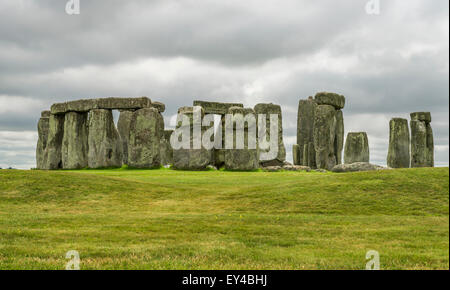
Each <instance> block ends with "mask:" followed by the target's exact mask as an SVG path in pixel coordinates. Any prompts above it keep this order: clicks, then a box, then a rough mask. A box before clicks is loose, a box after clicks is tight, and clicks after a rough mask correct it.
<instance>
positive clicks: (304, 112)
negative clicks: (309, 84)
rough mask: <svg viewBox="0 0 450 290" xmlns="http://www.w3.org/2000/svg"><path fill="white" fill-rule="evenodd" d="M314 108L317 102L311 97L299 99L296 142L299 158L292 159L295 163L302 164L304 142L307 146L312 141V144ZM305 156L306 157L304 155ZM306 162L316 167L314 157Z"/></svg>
mask: <svg viewBox="0 0 450 290" xmlns="http://www.w3.org/2000/svg"><path fill="white" fill-rule="evenodd" d="M316 108H317V103H316V102H315V101H314V100H313V98H312V97H309V99H308V100H300V101H299V104H298V116H297V144H298V146H299V147H298V148H299V152H298V156H299V158H298V160H297V161H295V160H294V164H295V165H302V164H303V159H304V157H303V153H304V150H303V149H304V147H305V144H307V145H308V146H309V144H310V143H312V144H313V146H314V116H315V112H316ZM308 151H309V150H308ZM313 151H314V150H313ZM305 158H307V157H306V156H305ZM308 159H309V158H308ZM308 163H309V166H310V167H311V168H316V162H315V157H314V158H312V159H309V160H308Z"/></svg>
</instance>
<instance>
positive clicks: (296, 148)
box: [292, 144, 302, 165]
mask: <svg viewBox="0 0 450 290" xmlns="http://www.w3.org/2000/svg"><path fill="white" fill-rule="evenodd" d="M300 155H302V154H300V145H298V144H294V145H292V159H293V162H294V164H295V165H299V164H300Z"/></svg>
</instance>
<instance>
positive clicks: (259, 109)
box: [254, 104, 286, 166]
mask: <svg viewBox="0 0 450 290" xmlns="http://www.w3.org/2000/svg"><path fill="white" fill-rule="evenodd" d="M254 111H255V114H256V118H258V115H260V114H263V115H265V116H266V140H267V142H269V140H271V139H270V138H271V136H270V131H271V127H275V128H274V129H277V132H278V140H277V144H278V154H277V157H276V158H274V159H272V160H263V161H260V163H261V165H262V166H265V165H267V164H275V165H278V164H283V162H284V161H285V160H286V147H285V146H284V141H283V116H282V113H281V107H280V106H279V105H274V104H257V105H256V106H255V108H254ZM271 115H278V123H277V124H271V122H270V118H271ZM257 130H259V129H257ZM257 132H259V131H257ZM269 151H270V149H266V150H262V149H260V156H261V154H263V153H267V152H269ZM276 163H278V164H276Z"/></svg>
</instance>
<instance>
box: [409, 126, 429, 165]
mask: <svg viewBox="0 0 450 290" xmlns="http://www.w3.org/2000/svg"><path fill="white" fill-rule="evenodd" d="M410 126H411V167H413V168H415V167H427V165H428V164H427V162H428V158H427V154H428V148H427V125H426V123H425V122H423V121H419V120H411V122H410Z"/></svg>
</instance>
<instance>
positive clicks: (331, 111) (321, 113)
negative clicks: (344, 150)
mask: <svg viewBox="0 0 450 290" xmlns="http://www.w3.org/2000/svg"><path fill="white" fill-rule="evenodd" d="M335 137H336V110H335V108H334V107H333V106H330V105H320V106H317V108H316V112H315V119H314V148H315V152H316V165H317V168H321V169H327V170H331V169H332V168H333V167H334V166H335V165H336V155H335V152H334V150H335V149H334V145H335Z"/></svg>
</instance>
